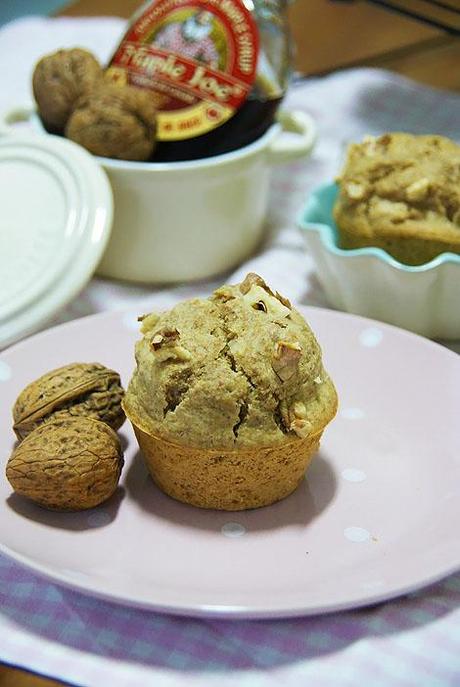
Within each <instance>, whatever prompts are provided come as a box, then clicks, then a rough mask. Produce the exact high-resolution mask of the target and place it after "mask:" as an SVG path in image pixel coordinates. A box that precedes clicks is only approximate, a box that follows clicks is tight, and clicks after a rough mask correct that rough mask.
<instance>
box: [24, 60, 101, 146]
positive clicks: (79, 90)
mask: <svg viewBox="0 0 460 687" xmlns="http://www.w3.org/2000/svg"><path fill="white" fill-rule="evenodd" d="M102 76H103V72H102V67H101V65H100V64H99V62H98V61H97V59H96V58H95V57H94V55H92V54H91V53H90V52H88V51H87V50H82V49H81V48H73V49H72V50H58V51H57V52H55V53H52V54H50V55H45V56H44V57H42V59H41V60H40V61H39V62H38V63H37V65H36V67H35V70H34V73H33V76H32V89H33V93H34V96H35V100H36V101H37V105H38V110H39V113H40V117H41V119H42V121H43V123H44V125H45V127H46V128H47V129H48V130H50V131H52V132H55V133H63V131H64V129H65V125H66V124H67V120H68V119H69V116H70V114H71V112H72V110H73V108H74V105H75V103H76V101H77V100H78V98H80V96H81V95H82V94H83V93H86V92H87V91H88V90H89V89H91V88H92V87H93V86H94V84H95V83H96V82H97V81H98V80H100V79H102Z"/></svg>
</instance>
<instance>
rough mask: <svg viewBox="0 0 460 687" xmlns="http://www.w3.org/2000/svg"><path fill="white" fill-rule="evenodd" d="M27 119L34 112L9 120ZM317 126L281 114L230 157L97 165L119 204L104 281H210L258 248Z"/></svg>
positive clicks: (36, 122)
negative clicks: (277, 194) (273, 196)
mask: <svg viewBox="0 0 460 687" xmlns="http://www.w3.org/2000/svg"><path fill="white" fill-rule="evenodd" d="M23 120H28V121H30V122H31V124H32V126H33V128H34V129H35V130H39V131H41V133H42V134H43V133H44V129H43V127H42V125H41V122H40V119H39V118H38V116H37V115H36V114H35V113H34V112H33V110H31V109H30V108H16V109H15V110H11V111H9V112H7V113H6V114H4V115H3V125H4V126H5V125H6V126H11V124H13V123H14V122H18V121H23ZM315 139H316V126H315V123H314V121H313V120H312V118H311V117H309V116H308V115H307V114H305V113H303V112H298V111H294V112H288V111H282V112H280V114H279V117H278V123H277V124H274V125H273V126H272V127H271V128H270V129H269V130H268V131H267V132H266V133H265V134H264V135H263V136H262V137H261V138H259V139H258V140H257V141H255V142H254V143H251V144H250V145H248V146H245V147H244V148H240V149H238V150H235V151H233V152H231V153H225V154H223V155H217V156H215V157H210V158H206V159H201V160H193V161H188V162H164V163H163V162H161V163H156V162H128V161H123V160H114V159H110V158H96V159H97V160H98V161H99V164H100V165H101V167H102V168H103V169H104V170H105V172H106V173H107V175H108V177H109V180H110V183H111V186H112V191H113V197H114V222H113V227H112V232H111V236H110V239H109V243H108V246H107V248H106V251H105V253H104V255H103V258H102V261H101V262H100V264H99V267H98V270H97V271H98V273H99V274H100V275H102V276H106V277H112V278H117V279H126V280H130V281H137V282H149V283H157V284H158V283H172V282H179V281H190V280H196V279H203V278H206V277H210V276H212V275H215V274H218V273H220V272H223V271H225V270H228V269H230V268H232V267H234V266H236V265H237V264H238V263H240V262H241V261H242V260H244V259H245V258H247V257H248V256H249V255H250V254H251V253H252V252H253V251H254V249H255V248H256V247H257V245H258V244H259V242H260V240H261V238H262V234H263V225H264V219H265V215H266V211H267V204H268V194H269V182H270V171H271V168H272V166H273V165H275V164H279V163H285V162H289V161H291V160H294V159H297V158H302V157H306V156H308V155H309V153H310V152H311V150H312V148H313V145H314V142H315Z"/></svg>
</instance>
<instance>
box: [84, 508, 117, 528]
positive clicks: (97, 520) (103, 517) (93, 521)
mask: <svg viewBox="0 0 460 687" xmlns="http://www.w3.org/2000/svg"><path fill="white" fill-rule="evenodd" d="M111 519H112V518H111V517H110V515H109V513H106V512H105V511H98V512H97V513H90V514H89V515H88V517H87V520H86V522H87V523H88V525H89V526H90V527H103V525H108V524H109V522H110V521H111Z"/></svg>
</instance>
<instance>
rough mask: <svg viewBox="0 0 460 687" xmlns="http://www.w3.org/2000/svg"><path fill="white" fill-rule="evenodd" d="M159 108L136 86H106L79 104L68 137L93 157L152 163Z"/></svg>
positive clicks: (69, 123) (70, 121)
mask: <svg viewBox="0 0 460 687" xmlns="http://www.w3.org/2000/svg"><path fill="white" fill-rule="evenodd" d="M155 134H156V107H155V104H154V102H153V100H152V96H151V95H150V94H149V93H148V92H147V91H143V90H141V89H140V88H134V87H133V86H116V85H113V84H109V83H102V84H99V85H98V86H97V88H94V89H93V90H92V91H90V92H88V93H85V94H84V95H83V96H82V97H81V98H80V99H79V100H78V102H77V103H76V105H75V108H74V110H73V112H72V114H71V116H70V118H69V121H68V122H67V126H66V128H65V135H66V136H67V138H70V139H71V140H72V141H75V142H76V143H79V144H80V145H81V146H83V147H84V148H86V149H87V150H89V152H90V153H93V155H99V156H101V157H109V158H114V159H120V160H139V161H142V160H148V159H149V157H150V156H151V155H152V153H153V150H154V148H155Z"/></svg>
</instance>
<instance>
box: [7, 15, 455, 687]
mask: <svg viewBox="0 0 460 687" xmlns="http://www.w3.org/2000/svg"><path fill="white" fill-rule="evenodd" d="M122 28H123V23H122V22H121V21H120V20H118V19H91V20H90V19H86V20H71V19H58V20H46V19H38V18H31V19H26V20H20V21H18V22H15V23H14V24H11V25H9V26H7V27H5V28H4V29H3V30H2V31H1V32H0V67H1V68H0V83H1V88H0V107H1V108H5V107H8V106H11V105H14V104H17V103H18V102H19V103H20V102H24V101H25V100H28V99H30V92H29V79H30V71H31V68H32V65H33V63H34V61H35V59H37V58H38V57H39V56H41V55H42V54H43V53H44V52H47V51H49V50H52V49H54V48H57V47H62V46H73V45H82V46H87V47H88V48H90V49H92V50H94V51H95V52H96V53H98V54H99V56H100V57H101V59H105V58H106V57H107V56H108V54H109V53H110V50H111V48H112V46H113V45H114V43H115V42H116V39H117V37H118V35H119V34H120V32H121V30H122ZM288 104H289V105H292V106H295V107H299V108H305V109H306V110H308V111H309V112H310V113H311V114H313V115H314V116H315V117H316V119H317V121H318V124H319V129H320V139H319V143H318V146H317V149H316V152H315V154H314V156H313V158H312V159H311V160H309V161H308V163H306V164H301V163H296V164H294V165H291V166H289V167H284V168H280V169H279V170H277V171H276V173H275V174H274V176H273V193H272V203H271V208H270V215H269V217H270V222H269V228H268V233H267V241H266V243H265V245H264V247H263V249H262V250H261V252H260V253H259V255H257V256H256V257H254V258H253V259H252V260H251V261H250V262H249V263H246V264H245V265H243V266H241V268H240V269H239V270H238V272H237V273H235V274H233V275H228V279H229V280H232V281H236V280H237V279H238V278H239V277H240V276H241V275H243V274H244V273H245V272H247V271H248V270H256V271H258V272H259V273H260V274H262V275H263V276H264V277H265V278H266V279H267V280H268V281H269V282H270V283H271V284H272V285H273V286H274V287H275V288H278V289H279V290H281V291H283V293H285V294H286V295H287V296H288V297H290V298H291V299H292V300H294V301H297V302H301V303H306V304H313V305H327V302H326V300H325V297H324V295H323V293H322V291H321V289H320V287H319V285H318V283H317V281H316V279H315V277H314V270H313V265H312V262H311V260H310V259H309V258H308V257H306V256H305V254H304V253H303V250H302V249H301V248H302V246H301V240H300V237H299V236H298V234H297V231H296V229H295V226H294V223H293V217H294V216H295V214H296V212H297V211H298V210H299V208H300V206H301V205H302V203H303V201H304V198H305V196H306V194H307V193H308V190H309V189H311V188H312V187H313V186H314V185H316V184H318V183H322V182H323V181H326V180H328V179H330V178H331V177H332V176H333V175H334V173H335V172H336V171H337V168H338V165H339V163H340V159H341V157H342V153H343V149H344V146H345V145H346V143H347V142H348V141H349V140H351V139H356V138H359V137H361V136H362V135H363V134H368V133H370V134H372V133H379V132H382V131H387V130H401V129H403V130H409V131H413V132H416V133H426V132H437V133H442V134H444V135H447V136H450V137H452V138H456V139H460V117H459V112H460V98H459V96H457V95H455V94H448V93H442V92H437V91H434V90H432V89H428V88H423V87H420V86H418V85H416V84H414V83H412V82H409V81H407V80H404V79H401V78H399V77H396V76H394V75H390V74H388V73H386V72H381V71H376V70H350V71H344V72H341V73H337V74H334V75H331V76H328V77H325V78H323V79H312V80H308V81H306V82H302V83H299V84H297V85H295V86H294V87H293V88H292V90H291V93H290V94H289V97H288ZM219 281H220V280H219ZM213 286H215V283H211V282H207V283H202V284H195V285H194V286H193V287H190V286H183V287H180V288H176V289H174V290H166V289H162V290H153V289H149V288H141V287H129V286H126V285H121V284H115V283H113V282H104V281H102V280H98V279H94V280H93V281H92V282H91V284H90V285H89V286H88V287H87V288H86V289H85V291H84V292H83V293H82V294H81V295H80V297H79V298H77V299H76V300H75V301H74V302H73V303H72V304H71V306H70V307H69V308H68V309H67V310H66V312H65V313H63V314H62V315H61V316H60V317H59V318H58V320H57V321H64V320H69V319H73V318H75V317H79V316H81V315H84V314H89V313H93V312H99V311H103V310H108V309H118V308H121V307H129V308H131V307H132V308H137V309H138V310H139V311H145V310H147V309H149V308H154V307H155V304H156V303H158V302H159V299H161V302H162V303H164V302H165V299H167V300H170V301H171V302H174V301H175V300H177V299H179V298H184V297H188V296H191V295H203V294H207V293H208V292H209V291H210V290H211V289H212V288H213ZM453 348H456V349H457V350H459V347H458V346H455V345H454V346H453ZM0 605H1V607H0V660H2V661H5V662H7V663H11V664H14V665H19V666H22V667H25V668H28V669H30V670H35V671H37V672H41V673H44V674H48V675H51V676H54V677H57V678H61V679H62V680H65V681H68V682H71V683H75V684H78V685H83V686H85V687H101V686H102V685H103V686H105V685H110V687H128V686H129V687H137V686H138V685H139V686H142V687H145V686H146V685H155V687H160V686H161V687H162V686H165V687H169V686H171V687H180V686H181V685H187V686H189V685H199V686H200V687H208V686H211V685H216V687H217V686H219V687H226V686H227V685H228V686H232V687H234V686H235V685H238V686H243V685H247V686H248V687H249V686H250V687H269V686H271V685H286V686H291V685H292V686H293V687H294V686H295V687H297V686H298V685H312V686H314V687H322V686H323V685H327V686H334V687H335V686H337V687H339V686H340V687H346V686H348V685H350V686H351V685H353V687H355V685H357V684H364V685H372V686H373V687H389V686H394V685H398V686H399V685H417V687H447V686H449V687H456V686H458V685H460V575H454V576H451V577H450V578H448V579H446V580H445V581H443V582H442V583H439V584H437V585H436V586H434V587H432V588H429V589H426V590H424V591H421V592H417V593H415V594H412V595H410V596H408V597H405V598H402V599H399V600H396V601H392V602H389V603H386V604H381V605H379V606H375V607H372V608H367V609H364V610H359V611H354V612H353V611H349V612H344V613H338V614H333V615H329V616H323V617H317V618H299V619H295V620H293V619H289V620H264V621H252V622H251V621H223V620H197V619H186V618H177V617H170V616H166V615H159V614H156V613H153V612H147V611H141V610H134V609H130V608H123V607H120V606H118V605H116V604H111V603H108V602H104V601H100V600H96V599H93V598H91V597H87V596H84V595H82V594H80V593H77V592H73V591H69V590H65V589H63V588H61V587H59V586H56V585H54V584H51V583H49V582H48V581H45V580H43V579H41V578H39V577H38V576H36V575H35V574H33V573H31V572H29V571H28V570H27V569H25V568H22V567H21V566H19V565H17V564H15V563H12V562H11V561H10V560H9V559H7V558H5V557H2V556H0Z"/></svg>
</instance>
